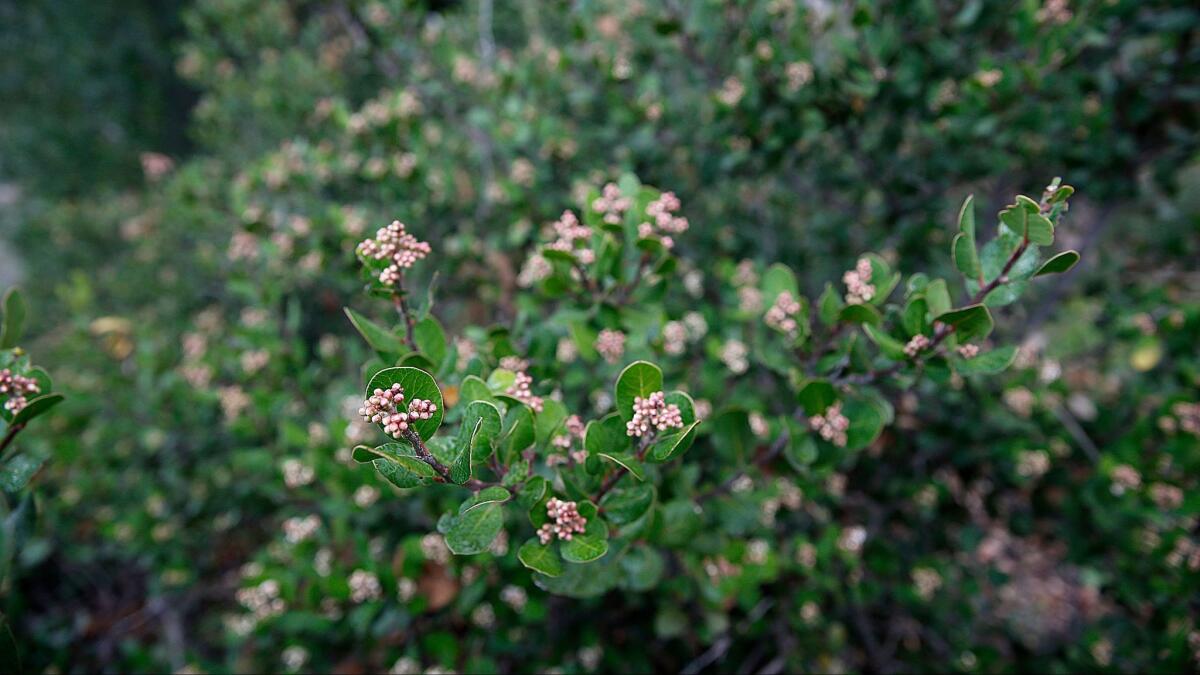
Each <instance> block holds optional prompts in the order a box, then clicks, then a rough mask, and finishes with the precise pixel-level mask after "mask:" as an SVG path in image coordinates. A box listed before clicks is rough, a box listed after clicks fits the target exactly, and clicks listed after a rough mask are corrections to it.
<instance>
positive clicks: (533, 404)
mask: <svg viewBox="0 0 1200 675" xmlns="http://www.w3.org/2000/svg"><path fill="white" fill-rule="evenodd" d="M532 385H533V378H532V377H530V376H529V375H528V374H527V373H524V372H520V373H517V377H516V379H514V380H513V383H512V385H510V386H509V387H508V389H506V390H505V391H504V393H505V394H508V395H509V396H511V397H513V398H515V399H517V400H518V401H520V402H521V403H524V404H525V405H527V406H529V407H530V409H531V410H533V411H534V412H542V397H541V396H534V395H533V391H532V390H530V386H532Z"/></svg>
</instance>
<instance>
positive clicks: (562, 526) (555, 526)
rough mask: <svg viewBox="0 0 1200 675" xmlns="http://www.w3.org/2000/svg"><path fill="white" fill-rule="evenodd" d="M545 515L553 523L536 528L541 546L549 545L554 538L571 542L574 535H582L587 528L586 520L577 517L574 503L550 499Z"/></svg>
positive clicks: (577, 511) (577, 513)
mask: <svg viewBox="0 0 1200 675" xmlns="http://www.w3.org/2000/svg"><path fill="white" fill-rule="evenodd" d="M546 515H547V516H549V517H550V519H551V520H552V521H553V522H549V523H546V524H544V525H542V526H541V527H540V528H538V531H537V535H538V539H539V540H541V542H542V543H543V544H549V543H550V542H551V541H552V540H553V539H554V538H555V537H558V538H559V539H562V540H564V541H571V539H572V538H573V537H574V536H575V535H576V534H582V533H583V531H584V530H585V529H586V528H587V518H584V517H583V516H581V515H579V509H578V505H577V504H576V503H575V502H567V501H563V500H561V499H559V498H557V497H551V498H550V499H549V500H548V501H547V502H546Z"/></svg>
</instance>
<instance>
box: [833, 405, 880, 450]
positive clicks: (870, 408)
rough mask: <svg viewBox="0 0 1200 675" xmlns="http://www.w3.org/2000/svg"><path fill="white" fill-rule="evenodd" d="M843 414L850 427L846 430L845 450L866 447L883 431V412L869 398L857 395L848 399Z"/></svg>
mask: <svg viewBox="0 0 1200 675" xmlns="http://www.w3.org/2000/svg"><path fill="white" fill-rule="evenodd" d="M843 414H845V415H846V418H847V419H848V420H850V428H849V429H847V430H846V449H847V450H859V449H862V448H865V447H867V446H868V445H870V444H871V443H873V442H875V439H876V438H878V437H879V434H880V433H881V432H882V431H883V426H884V422H885V419H884V415H885V413H884V411H883V410H881V409H880V408H879V407H878V406H877V405H876V403H875V402H874V401H872V400H870V399H867V398H864V397H859V396H855V397H853V398H850V399H848V400H847V401H846V405H845V409H844V410H843Z"/></svg>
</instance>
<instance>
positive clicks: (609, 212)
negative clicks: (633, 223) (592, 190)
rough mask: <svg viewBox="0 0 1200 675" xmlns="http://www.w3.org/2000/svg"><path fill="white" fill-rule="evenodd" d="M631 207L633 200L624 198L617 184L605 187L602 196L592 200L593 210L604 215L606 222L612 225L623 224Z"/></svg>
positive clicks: (601, 192)
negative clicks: (622, 220) (622, 219)
mask: <svg viewBox="0 0 1200 675" xmlns="http://www.w3.org/2000/svg"><path fill="white" fill-rule="evenodd" d="M630 206H633V200H631V199H630V198H628V197H625V196H622V195H621V188H619V187H617V184H616V183H609V184H608V185H605V186H604V189H603V190H601V191H600V196H599V197H597V198H595V199H594V200H592V210H593V211H595V212H597V213H602V214H604V222H606V223H608V224H610V225H615V224H617V223H619V222H621V218H622V217H623V216H624V215H625V212H626V211H628V210H629V207H630Z"/></svg>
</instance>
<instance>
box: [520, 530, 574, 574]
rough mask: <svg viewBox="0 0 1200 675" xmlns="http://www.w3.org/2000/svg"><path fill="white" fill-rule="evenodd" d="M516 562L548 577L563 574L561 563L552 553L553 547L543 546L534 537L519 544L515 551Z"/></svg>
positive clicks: (551, 545) (555, 554)
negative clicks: (519, 546)
mask: <svg viewBox="0 0 1200 675" xmlns="http://www.w3.org/2000/svg"><path fill="white" fill-rule="evenodd" d="M517 560H520V561H521V564H522V565H524V566H526V567H528V568H529V569H531V570H533V571H534V572H541V573H542V574H545V575H546V576H548V577H556V576H558V575H560V574H562V573H563V562H562V559H561V558H559V557H558V554H557V553H555V552H554V545H553V544H543V543H542V542H541V541H539V540H538V539H537V538H536V537H534V538H533V539H529V540H527V541H526V542H525V543H524V544H521V548H520V549H518V550H517Z"/></svg>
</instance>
